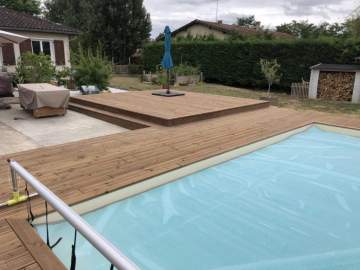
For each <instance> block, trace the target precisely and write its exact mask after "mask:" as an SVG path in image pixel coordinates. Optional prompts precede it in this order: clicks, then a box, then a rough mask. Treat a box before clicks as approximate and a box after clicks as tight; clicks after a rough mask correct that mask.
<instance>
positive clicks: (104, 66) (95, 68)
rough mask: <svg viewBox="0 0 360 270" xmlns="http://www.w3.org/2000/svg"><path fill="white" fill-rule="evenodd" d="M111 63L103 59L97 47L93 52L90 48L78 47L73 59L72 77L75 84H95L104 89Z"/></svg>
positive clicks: (108, 77)
mask: <svg viewBox="0 0 360 270" xmlns="http://www.w3.org/2000/svg"><path fill="white" fill-rule="evenodd" d="M111 72H112V68H111V64H110V62H109V61H107V60H106V59H105V57H104V56H103V55H102V53H101V49H100V48H98V49H97V50H96V52H95V53H93V52H92V51H91V50H90V49H89V50H87V51H84V50H83V49H82V48H80V49H79V52H78V54H77V55H76V58H75V59H74V79H75V82H76V85H77V86H81V85H87V86H88V85H95V86H97V87H98V88H99V89H101V90H102V89H106V88H107V86H108V85H109V81H110V77H111Z"/></svg>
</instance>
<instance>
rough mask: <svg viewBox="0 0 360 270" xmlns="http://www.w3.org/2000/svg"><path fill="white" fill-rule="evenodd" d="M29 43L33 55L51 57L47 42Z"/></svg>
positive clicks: (35, 41) (36, 41)
mask: <svg viewBox="0 0 360 270" xmlns="http://www.w3.org/2000/svg"><path fill="white" fill-rule="evenodd" d="M31 43H32V51H33V53H35V54H40V53H43V54H45V55H49V56H51V51H50V42H49V41H39V40H33V41H32V42H31Z"/></svg>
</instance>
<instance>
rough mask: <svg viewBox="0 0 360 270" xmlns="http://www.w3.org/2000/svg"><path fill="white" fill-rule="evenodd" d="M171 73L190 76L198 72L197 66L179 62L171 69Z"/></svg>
mask: <svg viewBox="0 0 360 270" xmlns="http://www.w3.org/2000/svg"><path fill="white" fill-rule="evenodd" d="M172 72H173V73H175V74H177V75H179V76H191V75H197V74H199V73H200V71H199V68H198V67H193V66H190V65H187V64H180V65H178V66H175V67H174V68H173V70H172Z"/></svg>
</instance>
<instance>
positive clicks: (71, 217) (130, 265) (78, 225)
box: [8, 160, 140, 270]
mask: <svg viewBox="0 0 360 270" xmlns="http://www.w3.org/2000/svg"><path fill="white" fill-rule="evenodd" d="M8 162H9V165H10V170H11V178H12V179H11V181H12V185H13V189H14V190H15V189H16V188H17V177H16V174H19V175H20V176H21V177H22V178H23V179H24V180H25V181H26V182H27V183H28V184H29V185H31V186H32V187H33V188H34V189H35V190H36V191H37V192H38V194H39V195H40V196H41V197H42V198H43V199H44V200H45V201H47V202H48V203H49V204H50V205H51V206H52V207H53V208H54V209H55V210H56V211H58V212H59V213H60V214H61V215H62V216H63V218H64V219H65V220H66V221H68V222H69V223H70V224H71V225H72V226H73V227H74V228H75V229H76V230H77V231H78V232H80V233H81V234H82V235H83V236H84V237H85V238H86V239H87V240H88V241H89V242H90V243H91V244H92V245H93V246H94V247H95V248H96V249H97V250H98V251H99V252H100V253H101V254H102V255H103V256H104V257H106V258H107V259H108V260H109V261H110V262H111V263H112V264H113V265H114V266H115V267H116V268H117V269H119V270H140V268H139V267H138V266H137V265H136V264H135V263H134V262H133V261H131V260H130V259H129V258H128V257H126V256H125V255H124V254H123V253H122V252H121V251H120V250H118V249H117V248H116V247H115V246H114V245H113V244H111V243H110V242H109V241H108V240H107V239H105V238H104V237H103V236H102V235H101V234H99V233H98V232H96V231H95V230H94V229H93V228H92V227H91V226H90V225H89V224H88V223H87V222H86V221H85V220H84V219H83V218H82V217H81V216H80V215H79V214H77V213H76V212H75V211H74V210H73V209H71V208H70V207H69V206H68V205H67V204H66V203H65V202H64V201H62V200H61V199H60V198H59V197H57V196H56V195H55V194H54V193H53V192H52V191H51V190H49V189H48V188H47V187H46V186H45V185H43V184H42V183H41V182H40V181H39V180H38V179H36V178H35V177H34V176H33V175H31V174H30V173H29V172H28V171H27V170H26V169H25V168H23V167H22V166H21V165H20V164H19V163H17V162H16V161H15V160H8ZM17 191H18V190H17Z"/></svg>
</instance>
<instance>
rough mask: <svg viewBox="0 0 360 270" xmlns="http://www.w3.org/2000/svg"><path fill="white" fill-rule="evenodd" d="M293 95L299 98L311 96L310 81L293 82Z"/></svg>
mask: <svg viewBox="0 0 360 270" xmlns="http://www.w3.org/2000/svg"><path fill="white" fill-rule="evenodd" d="M291 96H293V97H297V98H308V96H309V82H301V83H292V84H291Z"/></svg>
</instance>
